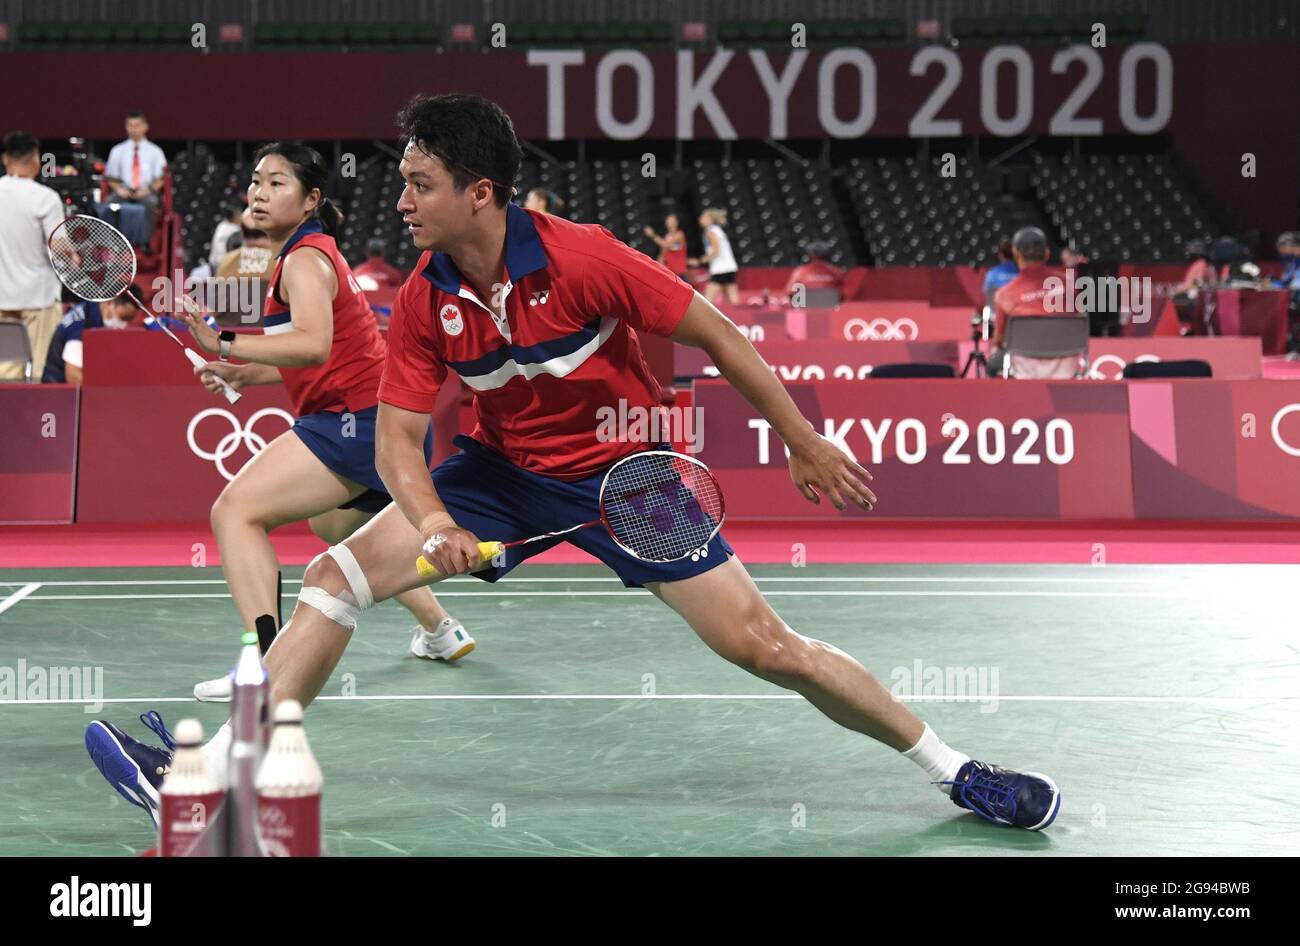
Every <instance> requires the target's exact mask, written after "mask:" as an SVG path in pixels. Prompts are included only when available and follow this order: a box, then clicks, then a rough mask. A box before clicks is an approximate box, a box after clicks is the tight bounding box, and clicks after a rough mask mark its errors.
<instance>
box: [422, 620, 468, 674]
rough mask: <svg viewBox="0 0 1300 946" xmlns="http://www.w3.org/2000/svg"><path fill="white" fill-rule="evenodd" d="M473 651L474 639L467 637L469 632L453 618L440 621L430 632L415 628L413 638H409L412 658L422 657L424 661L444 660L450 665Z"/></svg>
mask: <svg viewBox="0 0 1300 946" xmlns="http://www.w3.org/2000/svg"><path fill="white" fill-rule="evenodd" d="M473 649H474V638H472V637H470V636H469V631H467V630H465V627H464V625H462V624H461V623H460V622H459V621H457V620H456V619H455V618H447V619H446V620H444V621H442V622H441V623H439V625H438V626H437V628H435V629H434V630H433V631H432V632H430V631H426V630H425V629H424V628H423V627H419V626H417V627H416V628H415V636H414V637H412V638H411V654H412V656H415V657H423V658H424V659H425V660H445V661H447V663H451V662H452V661H454V660H460V658H462V657H464V656H465V655H466V654H468V653H469V652H470V651H471V650H473Z"/></svg>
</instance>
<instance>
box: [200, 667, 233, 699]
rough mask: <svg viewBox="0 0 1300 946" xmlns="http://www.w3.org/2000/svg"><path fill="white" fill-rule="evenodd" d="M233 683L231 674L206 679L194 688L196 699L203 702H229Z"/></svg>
mask: <svg viewBox="0 0 1300 946" xmlns="http://www.w3.org/2000/svg"><path fill="white" fill-rule="evenodd" d="M232 685H233V684H232V683H231V680H230V674H226V675H225V676H224V677H217V679H215V680H205V681H203V682H202V683H200V684H198V685H197V686H196V687H195V688H194V699H196V700H199V701H200V702H203V703H229V702H230V689H231V687H232Z"/></svg>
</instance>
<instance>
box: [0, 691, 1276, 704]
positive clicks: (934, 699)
mask: <svg viewBox="0 0 1300 946" xmlns="http://www.w3.org/2000/svg"><path fill="white" fill-rule="evenodd" d="M802 699H803V697H802V696H800V695H799V694H797V693H655V694H642V693H445V694H431V693H414V694H385V695H375V696H318V697H316V702H320V701H322V700H324V701H329V702H338V703H348V702H372V703H376V702H384V701H392V702H452V701H484V702H497V701H504V700H573V701H578V700H633V701H655V700H666V701H670V702H673V701H677V702H681V701H690V700H802ZM899 700H900V701H901V702H904V703H996V702H1003V701H1005V702H1008V703H1184V704H1196V705H1207V706H1213V705H1225V706H1237V705H1243V706H1245V705H1256V704H1259V703H1285V702H1295V701H1297V700H1300V696H1292V695H1288V696H996V697H994V696H987V697H985V696H962V697H938V696H930V697H927V696H903V697H899ZM195 702H197V700H195V699H194V698H193V697H191V696H161V697H147V696H141V697H134V696H133V697H121V698H118V699H103V700H91V699H84V700H0V706H18V705H21V704H24V703H26V704H29V705H32V706H49V705H55V704H65V703H68V704H79V705H80V704H88V703H93V704H100V703H103V704H105V705H108V704H114V703H195Z"/></svg>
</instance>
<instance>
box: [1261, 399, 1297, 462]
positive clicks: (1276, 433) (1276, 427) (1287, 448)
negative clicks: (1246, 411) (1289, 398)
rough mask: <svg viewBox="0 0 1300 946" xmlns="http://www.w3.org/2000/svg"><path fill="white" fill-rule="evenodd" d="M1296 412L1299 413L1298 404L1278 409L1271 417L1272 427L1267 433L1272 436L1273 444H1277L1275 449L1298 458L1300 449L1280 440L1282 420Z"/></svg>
mask: <svg viewBox="0 0 1300 946" xmlns="http://www.w3.org/2000/svg"><path fill="white" fill-rule="evenodd" d="M1297 411H1300V404H1288V405H1286V406H1285V407H1280V408H1278V411H1277V413H1276V414H1274V415H1273V426H1272V428H1271V429H1270V431H1269V432H1270V433H1271V434H1272V435H1273V443H1275V444H1277V448H1278V449H1279V450H1281V451H1282V452H1283V453H1285V454H1286V455H1287V456H1291V457H1300V447H1293V446H1292V445H1291V444H1289V443H1287V442H1286V441H1285V440H1283V439H1282V418H1283V417H1286V415H1287V414H1294V413H1296V412H1297Z"/></svg>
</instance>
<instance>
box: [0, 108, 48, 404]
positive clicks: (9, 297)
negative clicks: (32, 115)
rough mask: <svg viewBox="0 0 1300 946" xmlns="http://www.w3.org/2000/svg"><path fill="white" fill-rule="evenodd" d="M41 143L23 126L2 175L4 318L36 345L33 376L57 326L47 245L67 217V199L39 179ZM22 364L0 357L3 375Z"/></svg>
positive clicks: (8, 141) (12, 139)
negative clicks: (17, 325)
mask: <svg viewBox="0 0 1300 946" xmlns="http://www.w3.org/2000/svg"><path fill="white" fill-rule="evenodd" d="M40 152H41V146H40V142H38V141H37V140H36V139H35V138H33V137H32V136H31V135H29V134H27V133H26V132H24V131H14V132H10V133H9V134H8V135H6V136H5V139H4V155H3V157H4V168H5V176H4V177H0V319H12V320H18V321H21V322H22V323H23V324H24V325H25V326H26V328H27V338H28V340H29V341H30V343H31V346H32V377H33V378H39V377H40V376H41V372H42V371H43V370H44V368H45V353H46V351H47V350H48V349H49V347H50V339H51V338H52V337H53V336H54V330H55V328H57V327H58V324H59V317H60V316H61V315H62V314H63V308H62V306H60V305H59V294H60V291H61V287H60V286H59V277H58V276H56V275H55V274H54V269H53V268H52V267H51V266H50V259H49V256H48V255H47V254H46V252H45V245H46V243H47V242H48V240H49V238H50V234H51V233H52V232H53V231H54V228H55V227H57V226H58V225H59V224H60V223H62V222H63V201H62V200H60V199H59V195H58V194H56V193H55V192H54V191H53V190H52V189H51V188H49V187H46V186H45V185H44V184H41V183H39V182H38V180H37V177H38V176H39V175H40V170H41V154H40ZM23 368H24V366H23V365H21V364H19V363H18V362H14V361H8V362H0V380H4V381H10V380H20V379H21V378H22V377H23Z"/></svg>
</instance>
